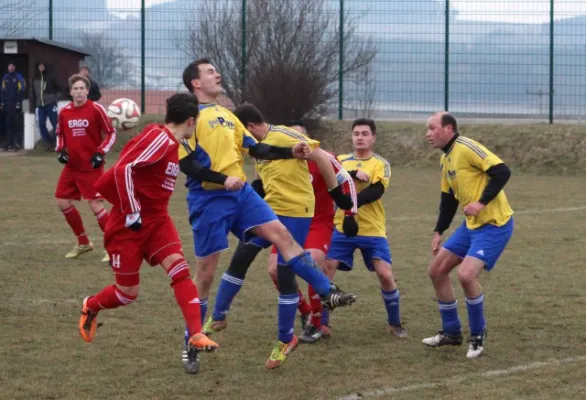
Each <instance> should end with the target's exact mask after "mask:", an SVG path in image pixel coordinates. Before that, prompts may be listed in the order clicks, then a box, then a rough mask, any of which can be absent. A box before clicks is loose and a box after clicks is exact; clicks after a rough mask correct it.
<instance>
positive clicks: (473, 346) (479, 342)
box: [466, 332, 486, 358]
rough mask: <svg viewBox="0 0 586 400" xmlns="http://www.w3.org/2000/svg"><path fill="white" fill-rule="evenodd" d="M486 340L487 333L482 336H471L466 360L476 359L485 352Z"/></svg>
mask: <svg viewBox="0 0 586 400" xmlns="http://www.w3.org/2000/svg"><path fill="white" fill-rule="evenodd" d="M485 339H486V332H484V333H483V334H482V335H474V336H470V338H469V339H468V343H470V344H469V345H468V353H466V358H476V357H478V356H480V355H481V354H482V353H483V352H484V340H485Z"/></svg>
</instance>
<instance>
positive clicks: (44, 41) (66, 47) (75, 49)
mask: <svg viewBox="0 0 586 400" xmlns="http://www.w3.org/2000/svg"><path fill="white" fill-rule="evenodd" d="M0 40H21V41H28V42H38V43H42V44H46V45H48V46H53V47H59V48H61V49H64V50H68V51H71V52H74V53H79V54H83V55H84V56H91V54H90V53H88V52H86V51H84V50H82V49H81V48H79V47H76V46H71V45H69V44H65V43H61V42H57V41H55V40H49V39H44V38H37V37H0Z"/></svg>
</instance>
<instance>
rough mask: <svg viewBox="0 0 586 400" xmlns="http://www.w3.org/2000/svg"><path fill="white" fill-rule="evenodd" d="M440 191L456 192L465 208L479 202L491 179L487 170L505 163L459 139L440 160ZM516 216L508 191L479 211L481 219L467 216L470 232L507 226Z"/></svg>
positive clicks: (474, 143)
mask: <svg viewBox="0 0 586 400" xmlns="http://www.w3.org/2000/svg"><path fill="white" fill-rule="evenodd" d="M440 163H441V171H442V176H441V190H442V192H444V193H450V191H452V192H453V193H454V197H456V199H457V200H458V201H459V202H460V205H461V206H462V207H465V206H466V205H468V204H470V203H473V202H475V201H479V200H480V197H481V196H482V193H483V191H484V188H485V187H486V185H487V184H488V180H489V179H490V177H489V176H488V175H487V174H486V171H487V170H488V169H489V168H490V167H493V166H495V165H498V164H502V163H503V161H502V160H501V159H500V158H499V157H497V156H496V155H495V154H493V153H492V152H490V151H489V150H488V149H487V148H486V147H484V146H483V145H481V144H480V143H478V142H476V141H474V140H472V139H470V138H467V137H464V136H459V137H458V138H457V139H456V140H455V141H454V143H453V144H452V147H451V148H450V149H448V151H447V152H446V153H445V154H442V157H441V161H440ZM512 215H513V210H512V209H511V206H510V205H509V201H508V200H507V196H506V195H505V192H504V191H503V190H501V191H500V192H499V194H498V195H497V196H496V197H495V198H494V199H493V200H492V201H491V202H490V203H488V204H487V206H486V207H485V208H484V209H483V210H482V211H480V213H479V214H478V216H474V215H468V216H466V226H467V227H468V229H477V228H480V227H481V226H483V225H486V224H492V225H496V226H503V225H505V224H506V223H507V222H508V221H509V219H510V217H511V216H512Z"/></svg>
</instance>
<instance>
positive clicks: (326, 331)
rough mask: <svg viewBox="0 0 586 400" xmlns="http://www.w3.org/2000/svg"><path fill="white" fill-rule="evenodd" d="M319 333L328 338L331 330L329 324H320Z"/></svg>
mask: <svg viewBox="0 0 586 400" xmlns="http://www.w3.org/2000/svg"><path fill="white" fill-rule="evenodd" d="M321 335H322V337H323V338H329V337H330V336H332V330H331V329H330V327H329V326H327V325H322V326H321Z"/></svg>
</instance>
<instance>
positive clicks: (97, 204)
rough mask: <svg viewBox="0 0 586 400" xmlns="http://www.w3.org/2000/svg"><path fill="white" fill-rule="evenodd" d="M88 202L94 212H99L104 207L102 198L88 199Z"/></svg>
mask: <svg viewBox="0 0 586 400" xmlns="http://www.w3.org/2000/svg"><path fill="white" fill-rule="evenodd" d="M88 204H89V206H90V208H91V209H92V211H93V212H94V214H97V213H99V212H100V211H102V209H103V208H104V201H103V200H90V201H88Z"/></svg>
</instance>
